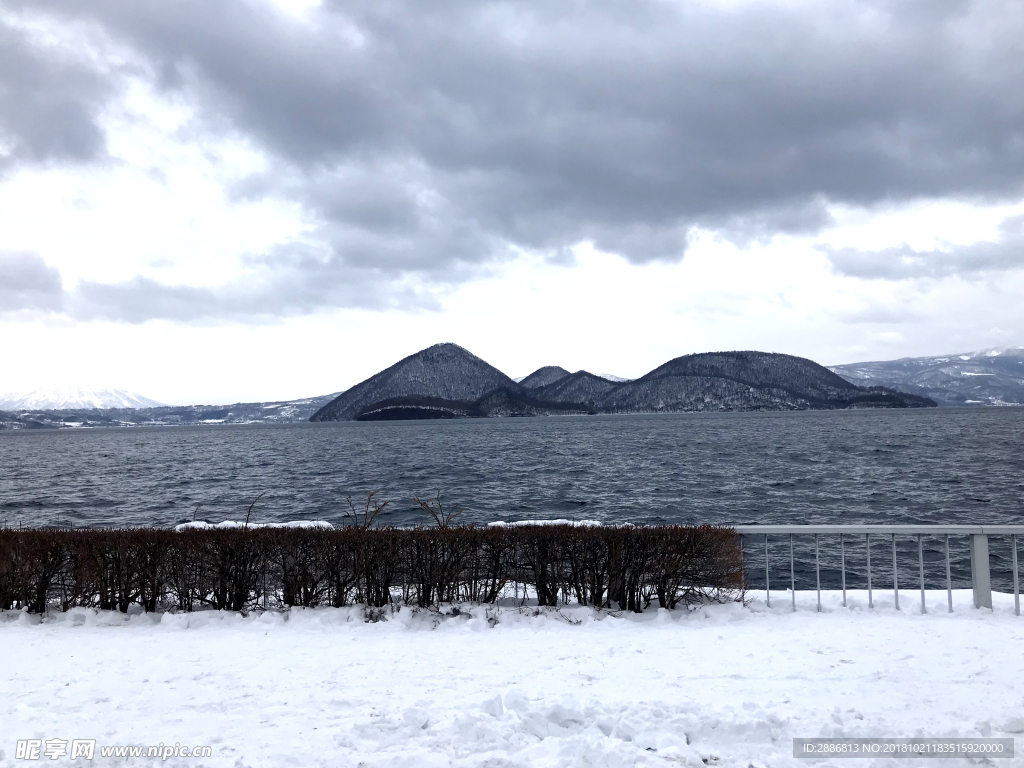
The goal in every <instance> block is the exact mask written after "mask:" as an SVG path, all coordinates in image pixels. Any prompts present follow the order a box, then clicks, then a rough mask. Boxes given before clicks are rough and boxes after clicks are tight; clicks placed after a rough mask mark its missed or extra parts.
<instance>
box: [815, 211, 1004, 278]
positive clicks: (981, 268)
mask: <svg viewBox="0 0 1024 768" xmlns="http://www.w3.org/2000/svg"><path fill="white" fill-rule="evenodd" d="M822 250H823V252H824V253H825V254H826V255H827V256H828V259H829V261H830V262H831V264H832V268H833V269H834V270H835V271H836V272H839V273H840V274H844V275H848V276H850V277H862V278H868V279H880V280H905V279H913V278H936V277H949V276H951V275H962V276H965V277H970V276H974V275H980V274H987V273H991V272H1000V271H1004V270H1007V269H1019V268H1021V267H1024V216H1013V217H1010V218H1008V219H1006V220H1004V221H1003V222H1002V224H1001V225H1000V227H999V239H998V240H995V241H981V242H977V243H971V244H970V245H962V246H952V247H949V248H946V249H943V250H931V251H915V250H913V249H912V248H910V247H909V246H907V245H902V246H899V247H896V248H885V249H883V250H880V251H863V250H860V249H857V248H824V249H822Z"/></svg>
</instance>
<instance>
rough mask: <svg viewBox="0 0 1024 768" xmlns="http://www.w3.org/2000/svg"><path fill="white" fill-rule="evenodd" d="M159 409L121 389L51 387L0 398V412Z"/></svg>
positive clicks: (145, 399) (145, 398)
mask: <svg viewBox="0 0 1024 768" xmlns="http://www.w3.org/2000/svg"><path fill="white" fill-rule="evenodd" d="M161 405H163V403H159V402H157V401H156V400H151V399H150V398H148V397H143V396H142V395H139V394H136V393H135V392H129V391H128V390H125V389H84V388H82V387H72V386H64V387H54V388H52V389H37V390H35V391H33V392H29V393H27V394H9V395H0V410H3V411H24V410H37V411H45V410H61V409H64V410H68V409H80V408H88V409H94V410H103V409H106V408H155V407H158V406H161Z"/></svg>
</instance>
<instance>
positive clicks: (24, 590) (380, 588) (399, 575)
mask: <svg viewBox="0 0 1024 768" xmlns="http://www.w3.org/2000/svg"><path fill="white" fill-rule="evenodd" d="M438 503H439V502H438ZM384 506H385V504H383V503H381V502H376V501H375V499H374V494H372V493H371V494H369V496H368V499H367V503H366V507H365V511H364V512H363V513H361V515H360V516H359V518H358V519H355V521H354V522H355V524H353V525H351V526H349V527H346V528H342V529H338V530H320V529H286V528H269V529H255V530H254V529H250V528H236V529H227V530H223V529H216V530H196V529H190V530H185V531H182V532H174V531H164V530H154V529H127V530H78V531H51V530H19V531H13V530H0V609H4V610H7V609H12V608H19V609H20V608H24V609H26V610H29V611H32V612H43V611H45V610H46V609H47V607H48V606H54V607H56V608H60V609H63V610H67V609H68V608H70V607H73V606H91V607H96V608H101V609H107V610H118V611H122V612H125V611H127V610H128V609H129V607H130V606H131V605H132V604H137V605H141V606H142V608H143V609H144V610H146V611H157V610H161V609H164V608H171V609H176V610H181V611H192V610H195V609H197V608H198V607H199V606H210V607H213V608H217V609H221V610H232V611H250V610H254V609H259V608H287V607H290V606H309V607H312V606H317V605H333V606H343V605H352V604H363V605H365V606H367V607H368V608H371V609H374V610H376V609H382V608H386V607H388V606H392V605H393V604H407V605H415V606H418V607H421V608H432V607H436V606H438V605H439V604H441V603H451V602H459V601H472V602H479V603H494V602H495V601H497V600H498V599H499V598H500V597H502V596H503V595H504V594H507V591H506V590H509V589H510V587H511V585H516V591H517V593H518V590H519V587H520V586H521V587H523V589H524V590H526V589H532V590H533V592H534V593H535V595H536V597H537V603H538V604H539V605H540V606H549V607H556V606H559V605H563V604H565V603H569V602H576V603H578V604H580V605H591V606H594V607H598V608H617V609H619V610H629V611H642V610H644V609H645V608H647V607H649V606H650V605H651V604H652V603H653V602H654V601H655V600H657V604H658V605H659V606H661V607H663V608H675V607H678V606H681V605H691V604H694V603H704V602H709V601H725V600H734V599H738V598H742V589H743V584H742V570H743V563H742V552H741V550H740V547H739V537H738V536H737V535H736V533H735V532H734V531H732V530H730V529H724V528H716V527H713V526H652V527H627V526H623V527H595V528H586V527H574V526H568V525H541V526H529V527H524V528H478V527H474V526H453V525H451V524H450V523H451V521H452V520H453V519H454V514H455V513H454V512H453V511H451V510H443V508H441V507H439V506H437V507H432V508H433V509H434V510H435V512H436V513H437V516H436V518H435V522H436V523H437V525H436V527H432V528H416V529H411V530H410V529H398V528H393V527H371V525H372V523H373V521H374V520H375V519H376V518H377V517H378V516H379V514H380V512H381V511H382V510H383V508H384ZM428 506H430V505H428ZM354 514H355V513H354ZM524 594H525V591H524Z"/></svg>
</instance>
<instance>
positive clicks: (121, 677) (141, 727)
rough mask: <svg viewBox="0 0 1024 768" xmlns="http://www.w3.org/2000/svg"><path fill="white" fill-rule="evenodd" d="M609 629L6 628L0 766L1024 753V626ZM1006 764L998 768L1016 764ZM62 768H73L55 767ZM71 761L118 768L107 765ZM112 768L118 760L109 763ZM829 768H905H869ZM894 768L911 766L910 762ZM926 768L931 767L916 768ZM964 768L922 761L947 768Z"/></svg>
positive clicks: (715, 618)
mask: <svg viewBox="0 0 1024 768" xmlns="http://www.w3.org/2000/svg"><path fill="white" fill-rule="evenodd" d="M752 597H754V600H753V602H752V603H751V604H750V605H749V606H747V607H744V606H743V605H740V604H729V605H715V606H708V607H705V608H702V609H700V610H696V611H692V612H686V611H681V610H680V611H671V612H670V611H655V610H651V611H648V612H646V613H644V614H641V615H628V614H627V615H618V614H609V613H601V612H595V611H594V610H592V609H582V608H563V609H561V610H557V611H556V610H546V611H537V610H536V609H522V610H517V609H515V608H512V607H508V606H506V607H503V608H496V607H493V606H490V607H484V606H475V607H474V606H464V607H459V608H455V609H453V608H451V607H446V608H444V610H442V611H441V612H435V611H414V610H410V609H408V608H403V609H402V610H401V611H400V612H398V613H396V614H394V615H389V614H387V613H385V615H384V618H385V619H386V620H383V621H379V622H376V623H367V622H366V620H365V616H364V613H363V611H362V610H361V609H360V608H342V609H316V610H301V609H293V610H292V611H290V612H288V613H266V614H262V615H256V614H253V615H249V616H247V617H242V616H240V615H238V614H234V613H220V612H215V611H206V612H199V613H179V614H149V615H146V614H139V613H138V612H135V613H134V614H130V615H124V614H119V613H101V612H97V611H94V610H90V609H81V608H80V609H74V610H72V611H70V612H68V613H66V614H50V615H49V616H47V617H45V618H41V617H39V616H31V615H29V614H21V613H12V612H8V613H6V614H0V648H2V649H3V663H2V664H0V724H2V727H0V765H12V766H13V765H29V764H34V763H28V762H24V761H17V760H15V759H14V755H15V744H16V740H18V739H30V738H40V739H49V738H61V739H76V738H95V739H97V744H98V745H117V744H157V743H159V742H163V743H165V744H174V743H175V742H180V743H181V744H190V745H209V746H211V747H213V758H212V759H203V760H197V759H175V758H170V759H168V760H167V761H166V762H161V761H159V760H150V761H148V762H147V761H146V760H141V761H138V762H131V763H130V764H131V765H149V764H152V765H166V766H191V767H194V766H198V765H210V766H225V767H227V766H239V767H240V768H246V767H255V766H260V767H264V766H269V767H273V766H285V765H289V766H296V765H297V766H304V767H315V766H356V765H362V766H366V768H372V767H373V766H407V767H408V768H420V767H421V766H427V767H429V766H463V767H467V768H468V767H479V768H483V766H494V767H497V766H501V768H518V767H519V766H522V767H523V768H526V767H527V766H529V767H533V766H569V767H572V766H607V767H609V768H610V767H612V766H616V767H619V766H691V767H692V768H703V766H704V765H715V766H738V767H740V768H748V766H755V767H756V768H764V767H766V766H805V767H806V766H810V765H815V764H818V765H821V764H822V763H814V762H813V761H806V760H796V759H794V758H793V757H792V739H793V738H794V737H814V736H840V735H842V736H851V737H879V736H890V737H902V736H954V735H956V736H968V737H978V736H1003V737H1005V736H1019V735H1020V734H1021V733H1024V687H1022V685H1021V681H1022V680H1024V653H1022V652H1021V649H1022V648H1024V617H1017V616H1014V615H1013V600H1012V596H1007V595H1000V594H997V595H995V596H994V597H995V602H996V609H995V611H989V610H975V609H974V608H973V607H971V593H970V591H969V590H964V591H958V592H956V593H955V598H956V611H955V612H954V613H952V614H949V613H947V612H946V609H945V593H944V592H935V593H930V594H929V601H930V605H931V608H932V611H933V612H931V613H929V614H927V615H923V616H922V615H921V614H920V613H919V612H918V609H917V607H916V605H915V603H914V600H915V598H916V597H917V595H916V593H914V592H913V591H911V590H907V591H906V592H905V593H904V594H903V595H902V599H901V606H902V607H903V610H901V611H898V612H897V611H896V610H894V608H893V601H892V595H891V593H890V594H886V593H884V592H883V591H881V590H878V591H876V592H875V601H876V608H875V609H874V610H868V609H867V607H866V602H867V598H866V595H865V594H863V593H855V592H851V597H850V604H851V607H850V608H843V607H841V605H840V603H839V596H838V595H837V594H835V593H830V592H826V593H824V602H825V610H824V612H823V613H816V612H815V611H814V604H815V603H814V601H815V596H814V593H813V592H807V593H799V594H798V601H799V608H800V610H798V611H797V612H796V613H793V612H791V611H790V608H789V604H788V601H787V599H786V595H785V593H782V592H780V593H778V594H777V595H776V596H775V599H773V601H772V602H773V605H772V608H771V609H770V610H768V609H767V608H766V607H765V605H764V602H763V599H762V597H761V596H760V595H752ZM1022 746H1024V745H1022V744H1021V741H1020V739H1018V745H1017V749H1018V757H1017V758H1015V759H1014V760H999V761H996V763H998V765H999V766H1000V767H1001V768H1002V767H1004V766H1005V768H1010V766H1020V765H1022V764H1024V758H1022V757H1021V756H1020V751H1021V749H1022ZM45 762H46V764H48V765H49V764H54V765H65V764H78V763H70V762H69V761H68V760H67V759H66V758H64V759H62V760H59V761H54V762H52V763H51V762H50V761H45ZM81 764H82V765H96V766H103V765H114V764H115V762H114V761H110V762H104V760H103V759H101V758H100V756H99V753H98V751H97V756H96V758H95V759H94V760H92V761H90V762H82V763H81ZM116 764H117V765H125V761H124V759H123V758H122V759H120V760H119V761H117V762H116ZM830 764H833V765H837V766H840V768H846V766H849V768H854V767H855V766H863V765H872V764H874V765H878V766H882V765H896V764H897V763H895V762H891V761H890V762H886V761H885V760H879V761H877V762H875V763H872V762H870V761H857V762H849V763H848V762H846V761H838V762H833V763H830ZM898 764H899V765H909V764H910V763H909V762H906V761H901V762H899V763H898ZM929 764H932V763H929ZM959 764H963V763H959V762H956V761H947V762H945V763H940V762H935V763H934V765H936V766H940V765H959Z"/></svg>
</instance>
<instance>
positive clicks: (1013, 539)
mask: <svg viewBox="0 0 1024 768" xmlns="http://www.w3.org/2000/svg"><path fill="white" fill-rule="evenodd" d="M1010 547H1011V548H1012V550H1013V612H1014V613H1015V614H1017V615H1018V616H1020V576H1019V574H1020V571H1018V570H1017V534H1016V533H1014V534H1012V535H1011V536H1010Z"/></svg>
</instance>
